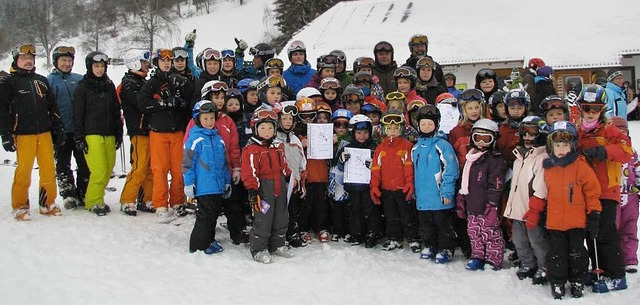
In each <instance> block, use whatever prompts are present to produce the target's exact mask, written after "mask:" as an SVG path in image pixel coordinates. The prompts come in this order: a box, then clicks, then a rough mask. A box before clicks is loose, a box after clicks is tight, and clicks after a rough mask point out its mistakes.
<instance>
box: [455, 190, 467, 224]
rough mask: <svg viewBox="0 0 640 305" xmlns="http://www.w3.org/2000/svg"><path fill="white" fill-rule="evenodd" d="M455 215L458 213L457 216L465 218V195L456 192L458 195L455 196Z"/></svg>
mask: <svg viewBox="0 0 640 305" xmlns="http://www.w3.org/2000/svg"><path fill="white" fill-rule="evenodd" d="M456 215H458V218H460V219H465V218H467V209H466V208H465V195H462V194H458V196H456Z"/></svg>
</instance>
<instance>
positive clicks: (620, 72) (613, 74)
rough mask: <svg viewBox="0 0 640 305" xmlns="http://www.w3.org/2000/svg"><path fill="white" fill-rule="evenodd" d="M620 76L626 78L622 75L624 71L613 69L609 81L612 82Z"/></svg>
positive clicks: (610, 71)
mask: <svg viewBox="0 0 640 305" xmlns="http://www.w3.org/2000/svg"><path fill="white" fill-rule="evenodd" d="M618 76H624V74H622V71H620V70H616V69H611V70H609V73H608V75H607V81H608V82H610V81H612V80H613V79H614V78H616V77H618Z"/></svg>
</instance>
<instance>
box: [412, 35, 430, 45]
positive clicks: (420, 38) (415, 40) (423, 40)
mask: <svg viewBox="0 0 640 305" xmlns="http://www.w3.org/2000/svg"><path fill="white" fill-rule="evenodd" d="M427 43H429V38H427V36H425V35H414V36H413V37H411V44H427Z"/></svg>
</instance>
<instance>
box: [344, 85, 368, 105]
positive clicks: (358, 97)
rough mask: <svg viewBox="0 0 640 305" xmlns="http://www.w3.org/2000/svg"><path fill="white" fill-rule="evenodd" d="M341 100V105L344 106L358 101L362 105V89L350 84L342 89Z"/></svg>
mask: <svg viewBox="0 0 640 305" xmlns="http://www.w3.org/2000/svg"><path fill="white" fill-rule="evenodd" d="M341 100H342V104H343V105H344V104H346V103H347V101H359V102H360V104H361V105H362V103H364V93H363V92H362V89H360V88H358V87H356V86H355V85H353V84H350V85H348V86H347V87H346V88H344V92H343V93H342V97H341Z"/></svg>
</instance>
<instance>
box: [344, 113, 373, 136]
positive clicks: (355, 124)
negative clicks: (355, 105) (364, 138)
mask: <svg viewBox="0 0 640 305" xmlns="http://www.w3.org/2000/svg"><path fill="white" fill-rule="evenodd" d="M358 130H366V131H368V132H369V135H371V132H372V131H373V124H372V123H371V120H370V119H369V118H368V117H367V116H366V115H364V114H356V115H354V116H353V117H352V118H351V119H349V132H350V133H351V137H352V138H353V139H355V136H356V131H358Z"/></svg>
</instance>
